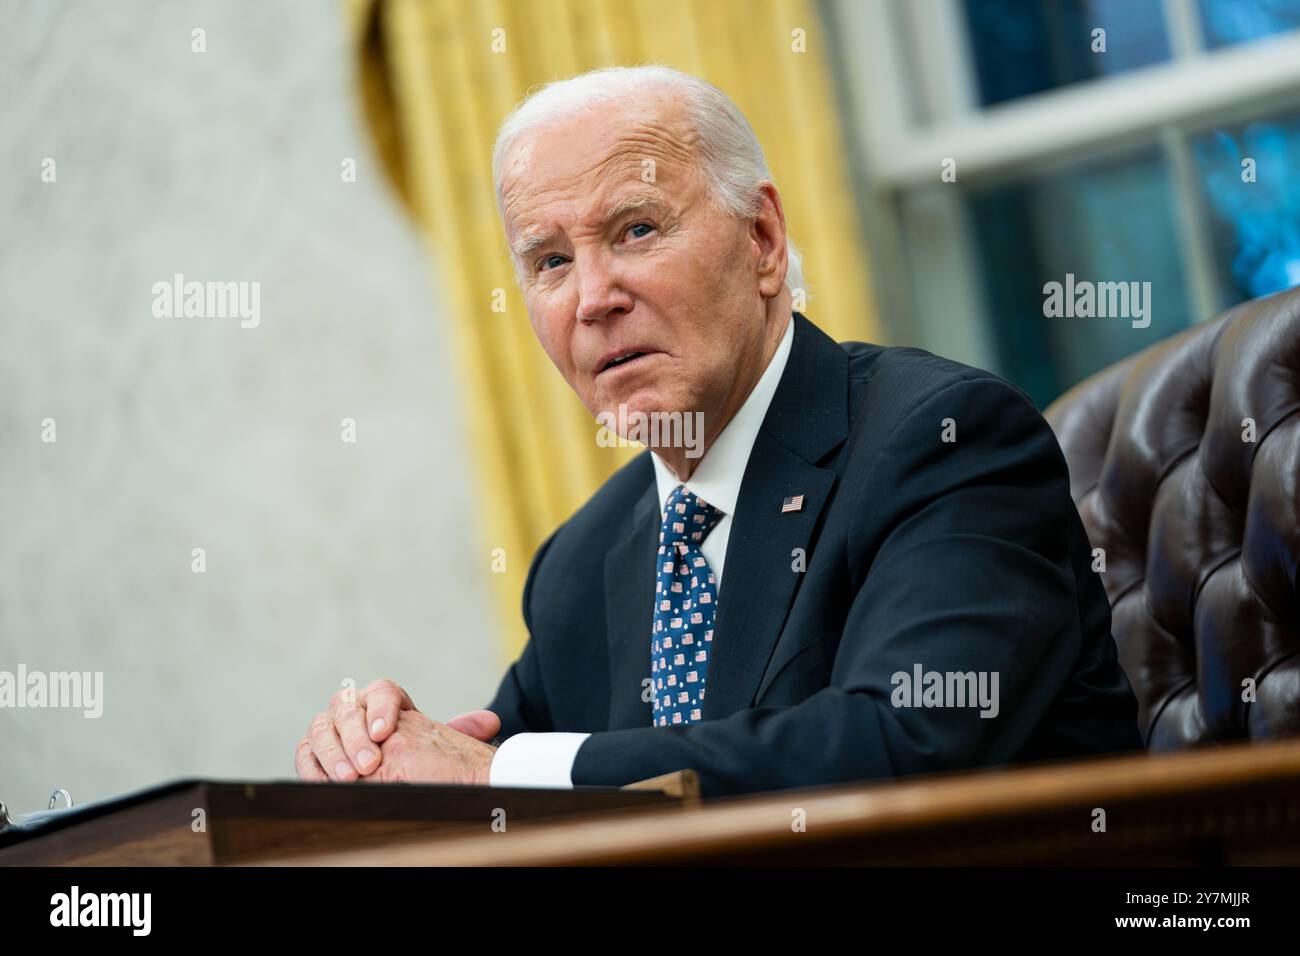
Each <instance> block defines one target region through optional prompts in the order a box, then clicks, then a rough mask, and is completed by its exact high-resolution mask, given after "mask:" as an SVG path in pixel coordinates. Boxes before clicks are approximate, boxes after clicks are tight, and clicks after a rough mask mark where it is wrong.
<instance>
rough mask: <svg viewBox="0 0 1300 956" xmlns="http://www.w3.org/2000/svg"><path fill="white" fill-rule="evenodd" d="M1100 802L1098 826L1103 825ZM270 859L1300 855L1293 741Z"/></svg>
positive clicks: (1135, 860) (742, 860) (740, 860)
mask: <svg viewBox="0 0 1300 956" xmlns="http://www.w3.org/2000/svg"><path fill="white" fill-rule="evenodd" d="M1096 808H1100V809H1102V810H1104V811H1105V832H1094V829H1093V828H1094V820H1095V819H1096V818H1095V816H1094V810H1095V809H1096ZM800 815H802V819H803V821H804V829H803V831H802V832H798V831H797V829H796V824H797V822H798V820H799V818H800ZM666 835H669V836H671V839H665V836H666ZM263 862H265V863H267V864H269V865H304V864H307V865H321V866H335V865H365V866H370V865H383V866H386V865H398V866H408V865H430V864H432V865H450V866H469V865H484V866H492V865H510V866H516V865H609V864H671V865H701V864H737V865H740V864H743V865H755V864H796V865H798V864H868V865H891V864H907V865H910V864H958V865H961V864H979V865H1004V864H1005V865H1018V864H1075V865H1078V864H1084V865H1087V864H1110V865H1170V864H1174V865H1176V864H1193V863H1206V864H1274V865H1277V864H1300V740H1293V741H1284V742H1278V743H1268V744H1244V745H1232V746H1225V747H1215V748H1210V749H1203V750H1197V751H1189V752H1183V753H1179V754H1174V755H1155V756H1147V755H1136V756H1129V757H1119V758H1110V759H1103V760H1090V761H1086V762H1074V763H1069V764H1058V765H1052V766H1047V765H1043V766H1037V767H1032V768H1026V769H1016V770H997V771H982V772H975V773H965V774H953V775H945V776H943V777H932V778H928V779H922V778H912V779H911V780H906V781H903V782H896V783H884V784H873V785H854V786H837V787H826V788H817V789H810V790H796V791H785V792H781V793H777V794H770V795H763V796H753V797H744V798H732V799H725V800H706V801H704V802H703V804H695V805H678V806H675V807H671V808H658V809H641V810H624V811H616V812H613V813H611V814H608V815H605V816H604V817H603V818H602V819H594V820H571V821H569V822H549V823H537V824H532V825H529V826H527V827H520V828H517V829H509V830H507V832H504V833H489V832H486V831H484V830H482V828H480V831H479V832H475V833H472V834H442V835H438V834H431V835H420V836H416V837H414V838H402V839H400V840H395V841H394V840H381V841H376V844H375V845H373V846H371V847H356V848H352V849H348V850H344V851H338V852H324V853H310V852H308V853H283V854H275V855H273V856H270V857H267V858H265V859H264V860H263Z"/></svg>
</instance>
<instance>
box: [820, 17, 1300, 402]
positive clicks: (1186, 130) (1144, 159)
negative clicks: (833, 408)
mask: <svg viewBox="0 0 1300 956" xmlns="http://www.w3.org/2000/svg"><path fill="white" fill-rule="evenodd" d="M822 9H823V11H824V14H825V17H826V20H827V26H828V29H827V35H828V36H829V37H831V38H832V39H833V42H835V44H836V50H837V52H838V55H837V57H836V75H837V81H838V85H839V90H840V94H841V99H842V102H843V103H844V107H845V115H846V124H847V127H848V134H849V136H848V138H849V145H850V148H851V150H852V151H853V161H854V167H855V170H856V172H857V174H858V177H859V184H860V188H859V195H860V196H862V197H865V198H864V208H863V216H864V221H865V223H866V231H867V235H868V254H869V255H870V257H871V259H872V272H873V275H874V276H875V283H876V286H877V290H878V297H879V299H880V300H881V302H882V304H883V306H884V309H885V313H886V314H885V321H886V327H887V329H888V331H889V334H890V336H891V339H892V340H894V341H897V342H899V343H905V344H913V345H919V346H921V347H923V348H927V349H930V350H932V351H934V352H937V353H939V354H943V355H947V356H950V357H952V358H955V359H958V360H960V361H965V362H969V363H970V364H974V365H979V366H982V367H985V368H990V369H993V370H994V371H996V372H998V373H1000V374H1002V375H1004V376H1006V377H1007V378H1009V379H1011V380H1012V381H1014V382H1016V383H1017V384H1019V385H1020V386H1021V387H1023V388H1024V389H1025V390H1026V391H1028V392H1029V393H1030V394H1031V396H1033V398H1034V399H1035V401H1036V402H1038V403H1039V404H1040V406H1043V405H1046V404H1048V403H1050V402H1051V401H1052V400H1053V399H1055V398H1056V397H1057V396H1058V395H1059V394H1060V393H1061V392H1062V391H1064V390H1065V389H1067V388H1069V387H1070V386H1071V385H1073V384H1075V383H1077V382H1078V381H1080V380H1081V379H1083V378H1085V377H1086V376H1088V375H1089V374H1091V373H1092V372H1095V371H1097V370H1099V369H1101V368H1103V367H1104V366H1106V365H1109V364H1111V363H1113V362H1115V361H1118V360H1119V359H1121V358H1123V357H1124V356H1126V355H1128V354H1131V353H1132V352H1135V351H1138V350H1140V349H1142V348H1145V347H1146V346H1148V345H1150V344H1152V343H1154V342H1156V341H1158V340H1159V339H1161V338H1164V337H1166V336H1168V335H1171V334H1174V333H1176V332H1178V331H1180V330H1181V329H1184V328H1186V327H1188V326H1189V325H1191V324H1192V323H1195V322H1198V321H1203V320H1205V319H1208V318H1210V317H1212V316H1214V315H1217V314H1218V313H1220V312H1221V311H1222V310H1224V309H1225V308H1227V307H1229V306H1231V305H1233V304H1235V303H1237V302H1240V301H1243V300H1245V299H1248V298H1253V297H1256V296H1259V295H1264V294H1267V293H1269V292H1274V291H1278V290H1279V289H1284V288H1289V287H1291V286H1294V285H1297V284H1300V0H873V2H871V3H859V2H856V0H825V2H824V4H823V8H822ZM1099 30H1100V31H1104V48H1103V46H1102V45H1101V44H1098V43H1097V40H1098V37H1100V36H1102V35H1103V34H1098V33H1097V32H1096V31H1099ZM1067 277H1072V278H1073V280H1075V281H1088V282H1091V283H1115V282H1130V283H1131V282H1139V283H1150V286H1149V289H1150V302H1149V303H1147V304H1149V307H1150V316H1149V319H1150V321H1149V324H1147V323H1145V321H1143V320H1142V319H1141V317H1140V316H1130V317H1129V318H1130V321H1125V320H1124V318H1123V317H1118V318H1100V317H1095V318H1084V317H1078V316H1071V315H1055V314H1051V310H1050V308H1049V307H1048V304H1047V296H1046V294H1045V291H1044V290H1045V287H1046V286H1047V285H1048V283H1052V282H1058V283H1064V282H1065V281H1066V280H1067ZM1130 305H1132V303H1130Z"/></svg>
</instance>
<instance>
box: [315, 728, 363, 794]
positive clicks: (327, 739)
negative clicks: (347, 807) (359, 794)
mask: <svg viewBox="0 0 1300 956" xmlns="http://www.w3.org/2000/svg"><path fill="white" fill-rule="evenodd" d="M307 737H308V739H309V740H310V741H311V752H312V754H313V755H314V756H315V757H316V760H317V761H318V762H319V763H320V765H321V768H322V769H323V770H324V771H325V772H326V773H327V774H328V775H329V778H330V779H331V780H339V781H342V782H344V783H350V782H352V781H353V780H355V779H357V771H356V768H355V767H353V766H352V761H350V760H349V759H348V755H347V753H346V752H345V751H344V750H343V743H342V741H340V740H339V735H338V732H337V731H335V729H334V721H333V719H332V718H331V717H330V715H329V714H319V715H318V716H317V717H316V719H315V720H313V721H312V723H311V729H310V730H309V731H308V732H307Z"/></svg>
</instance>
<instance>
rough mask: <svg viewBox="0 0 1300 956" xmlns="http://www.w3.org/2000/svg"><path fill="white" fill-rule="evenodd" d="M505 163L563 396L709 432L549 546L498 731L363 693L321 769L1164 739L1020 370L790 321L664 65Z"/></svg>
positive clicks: (775, 770) (568, 93)
mask: <svg viewBox="0 0 1300 956" xmlns="http://www.w3.org/2000/svg"><path fill="white" fill-rule="evenodd" d="M493 165H494V171H495V174H496V183H497V190H498V199H499V202H500V207H501V212H502V219H503V222H504V226H505V232H506V237H507V240H508V242H509V245H510V249H511V251H512V253H513V257H514V261H515V265H516V269H517V271H518V276H519V282H520V285H521V288H522V290H523V295H524V299H525V301H526V303H527V308H528V314H529V317H530V319H531V321H532V325H533V328H534V329H535V331H536V333H537V337H538V339H539V340H540V342H541V344H542V347H543V348H544V349H545V350H546V353H547V354H548V355H549V356H550V358H551V360H552V361H553V362H554V363H555V366H556V368H557V369H559V371H560V374H561V375H563V376H564V378H565V380H566V381H567V382H568V383H569V385H570V387H572V388H573V390H574V391H575V392H576V393H577V394H578V396H579V397H580V398H581V399H582V402H583V404H584V405H586V407H587V408H588V409H589V410H590V411H591V412H592V413H593V415H598V416H601V417H602V419H605V420H609V419H612V420H616V421H624V422H626V421H629V420H631V418H630V417H629V414H628V413H641V414H642V415H643V416H646V417H648V418H654V417H655V416H672V415H676V416H678V417H680V416H681V415H683V414H689V415H692V416H698V419H694V418H693V419H692V420H698V421H700V422H701V423H702V426H703V431H702V434H703V441H702V443H701V444H700V445H697V446H695V447H690V446H689V445H688V444H687V443H685V442H682V441H680V440H676V441H674V437H675V436H676V437H677V438H680V432H679V431H677V430H674V429H663V430H662V432H661V434H660V439H659V443H658V444H656V445H654V446H653V447H652V448H651V449H650V450H648V451H646V452H645V453H644V454H642V455H640V456H639V457H638V458H636V459H635V460H633V461H632V462H631V463H630V464H629V465H627V466H626V467H625V468H623V469H622V470H621V471H619V472H618V473H617V474H615V475H614V476H613V477H612V478H611V479H610V480H609V481H607V482H606V483H605V485H604V486H603V487H602V488H600V489H599V490H598V491H597V492H596V493H595V495H593V496H592V498H591V500H590V501H588V502H587V503H586V504H585V505H584V506H583V507H582V508H581V509H579V510H578V512H577V513H576V514H574V515H573V517H571V518H570V519H569V520H568V521H567V522H565V523H564V524H563V525H562V526H561V527H560V528H558V529H557V530H556V531H555V532H554V533H553V534H552V535H551V537H550V538H549V539H548V540H547V541H546V542H545V543H544V544H543V545H542V546H541V548H539V549H538V552H537V554H536V556H535V557H534V559H533V563H532V567H531V569H530V571H529V575H528V582H527V585H526V586H525V589H524V597H523V610H524V617H525V620H526V621H527V624H528V627H529V632H530V639H529V642H528V644H527V646H526V647H525V649H524V651H523V654H522V655H521V657H520V658H519V660H518V661H517V662H516V663H515V664H514V665H513V666H512V667H511V668H510V670H509V671H508V673H507V674H506V675H505V678H504V680H503V681H502V682H501V686H500V689H499V690H498V691H497V694H496V697H495V698H494V699H493V701H492V702H491V703H490V704H489V705H488V709H487V710H485V711H474V712H472V713H470V714H464V715H461V716H459V717H455V718H453V719H451V720H450V721H448V722H447V723H441V722H438V721H435V720H433V719H431V718H429V717H427V716H425V715H424V714H422V713H421V712H420V711H418V710H416V709H415V705H414V703H413V702H412V701H411V699H410V697H409V696H408V695H407V694H406V693H405V691H403V690H402V689H401V688H400V687H398V686H397V685H396V684H394V683H392V682H390V681H377V682H376V683H374V684H372V685H370V686H369V687H367V688H366V689H365V690H363V691H360V692H358V693H357V694H356V695H355V696H354V697H345V696H344V695H336V696H335V698H334V700H333V701H332V702H331V704H330V707H329V709H328V710H327V711H326V712H325V713H322V714H320V715H319V716H318V717H317V718H316V720H314V721H313V722H312V725H311V729H310V730H309V732H308V735H307V736H306V737H305V738H304V739H303V741H302V742H301V743H300V744H299V747H298V753H297V769H298V772H299V774H300V776H302V777H303V778H304V779H311V780H325V779H334V780H345V781H348V780H356V779H359V778H362V777H369V778H371V779H376V780H408V781H447V782H461V783H480V784H483V783H491V784H505V785H536V786H561V787H564V786H573V785H592V784H603V785H622V784H627V783H631V782H632V781H635V780H639V779H644V778H647V777H652V776H655V775H657V774H660V773H665V772H668V771H672V770H677V769H681V768H688V767H689V768H693V769H695V770H696V771H698V772H699V774H700V779H701V785H702V789H703V792H704V793H705V795H718V794H729V793H742V792H749V791H760V790H774V789H781V788H787V787H800V786H812V785H817V784H829V783H835V782H840V781H850V780H863V779H868V778H881V777H894V776H899V775H903V774H910V773H917V772H929V771H940V770H947V769H953V768H960V767H972V766H979V765H992V764H1005V763H1011V762H1018V761H1029V760H1035V759H1042V758H1064V757H1071V756H1076V755H1084V754H1093V753H1098V752H1104V751H1117V750H1127V749H1134V748H1138V747H1140V746H1141V740H1140V738H1139V735H1138V731H1137V725H1136V702H1135V699H1134V696H1133V693H1132V691H1131V689H1130V687H1129V685H1128V682H1127V680H1126V679H1125V676H1124V673H1123V672H1122V671H1121V670H1120V667H1119V665H1118V663H1117V658H1116V650H1115V645H1114V641H1113V639H1112V638H1111V635H1110V607H1109V604H1108V603H1107V600H1106V596H1105V593H1104V592H1103V590H1102V587H1101V584H1100V581H1099V580H1098V578H1097V575H1096V574H1095V573H1094V572H1093V570H1092V554H1091V551H1090V548H1089V544H1088V541H1087V538H1086V536H1085V534H1084V530H1083V526H1082V524H1081V523H1080V520H1079V516H1078V513H1077V512H1076V510H1075V508H1074V505H1073V503H1072V502H1071V499H1070V495H1069V490H1068V482H1067V475H1066V467H1065V461H1064V459H1063V457H1062V455H1061V452H1060V449H1059V447H1058V446H1057V444H1056V441H1055V438H1054V436H1053V435H1052V432H1051V431H1050V429H1049V428H1048V426H1047V424H1046V423H1045V422H1044V420H1043V418H1042V417H1041V416H1040V415H1039V414H1038V412H1037V411H1036V410H1035V409H1034V407H1033V406H1032V405H1031V403H1030V402H1029V401H1028V400H1027V399H1026V397H1025V396H1024V394H1023V393H1022V392H1020V391H1019V390H1018V389H1017V388H1015V387H1014V386H1012V385H1009V384H1008V383H1006V382H1005V381H1003V380H1001V379H999V378H997V377H996V376H994V375H991V374H989V373H986V372H982V371H979V370H976V369H972V368H968V367H965V366H961V365H958V364H956V363H953V362H949V361H946V360H944V359H941V358H937V357H935V356H933V355H930V354H928V353H926V352H922V351H918V350H915V349H905V348H882V347H880V346H875V345H865V344H861V343H846V344H844V345H839V344H836V343H835V342H834V341H833V340H831V339H830V338H828V337H827V336H826V335H825V334H824V333H822V332H821V331H820V330H819V329H818V328H817V327H816V326H815V325H813V324H812V323H811V322H810V321H809V320H808V319H807V318H805V317H804V316H803V315H801V314H800V313H798V312H795V311H793V308H792V301H793V300H792V288H797V287H799V286H800V285H801V280H800V279H799V278H797V276H792V272H793V271H795V270H797V268H798V262H797V257H796V256H794V255H793V254H792V249H791V246H790V244H789V242H788V239H787V236H786V225H785V215H784V212H783V210H782V208H781V197H780V194H779V193H778V192H777V189H776V186H775V185H773V183H772V179H771V176H770V174H769V172H768V169H767V165H766V162H765V160H764V158H763V152H762V149H761V147H760V146H759V144H758V142H757V140H756V138H755V137H754V133H753V131H752V130H751V129H750V127H749V124H748V123H747V122H746V121H745V119H744V117H743V115H742V114H741V113H740V111H739V110H738V109H737V108H736V106H735V105H734V104H733V103H732V102H731V101H730V100H729V99H727V97H726V96H724V95H723V94H722V93H721V92H720V91H718V90H717V89H716V88H714V87H712V86H710V85H709V84H707V83H704V82H702V81H700V80H698V79H696V78H694V77H691V76H688V75H685V74H682V73H679V72H677V71H674V70H670V69H667V68H663V67H638V68H631V69H628V68H618V69H610V70H600V71H596V72H594V73H589V74H585V75H583V76H579V77H575V78H573V79H569V80H565V81H563V82H559V83H554V84H551V85H550V86H548V87H546V88H544V89H542V90H541V91H540V92H538V93H536V94H535V95H533V96H532V97H531V98H529V99H528V100H526V101H525V102H524V103H523V104H522V105H521V106H520V107H519V108H518V109H517V110H516V111H515V112H514V113H513V114H511V116H510V117H509V118H507V120H506V121H505V123H504V124H503V126H502V128H501V131H500V134H499V137H498V141H497V148H496V151H495V155H494V163H493ZM620 410H621V412H622V413H623V414H619V412H620ZM527 412H528V410H527V409H520V410H519V413H520V414H521V415H522V414H527ZM632 417H635V416H634V415H633V416H632ZM701 450H702V451H703V454H702V455H701V454H700V451H701ZM498 743H499V747H498V746H494V744H498Z"/></svg>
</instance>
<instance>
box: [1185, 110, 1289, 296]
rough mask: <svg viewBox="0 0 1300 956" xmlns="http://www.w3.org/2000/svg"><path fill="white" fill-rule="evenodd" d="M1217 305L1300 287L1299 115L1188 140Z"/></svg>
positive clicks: (1250, 124) (1254, 123)
mask: <svg viewBox="0 0 1300 956" xmlns="http://www.w3.org/2000/svg"><path fill="white" fill-rule="evenodd" d="M1192 148H1193V150H1194V153H1195V156H1196V162H1197V166H1198V168H1199V170H1200V174H1201V183H1202V195H1203V197H1204V203H1205V207H1206V209H1207V210H1208V211H1209V218H1210V236H1211V242H1212V243H1213V246H1214V251H1215V258H1216V260H1217V262H1218V265H1219V286H1220V288H1221V289H1223V290H1224V293H1223V294H1224V301H1223V302H1221V303H1220V305H1221V306H1222V307H1223V308H1227V307H1228V306H1230V305H1234V304H1236V303H1237V302H1241V301H1244V300H1246V299H1254V298H1257V297H1259V296H1261V295H1268V294H1270V293H1272V292H1277V291H1279V290H1281V289H1289V288H1291V287H1292V286H1295V285H1300V114H1292V115H1290V116H1286V117H1280V118H1278V119H1276V120H1272V121H1267V122H1263V121H1257V122H1252V123H1247V124H1242V125H1240V126H1237V127H1234V128H1230V129H1225V130H1216V131H1214V132H1211V133H1206V134H1205V135H1203V136H1201V137H1199V138H1198V139H1196V140H1194V141H1193V144H1192Z"/></svg>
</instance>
